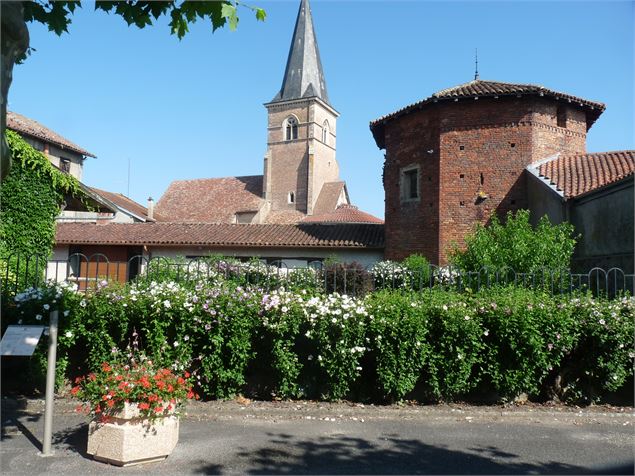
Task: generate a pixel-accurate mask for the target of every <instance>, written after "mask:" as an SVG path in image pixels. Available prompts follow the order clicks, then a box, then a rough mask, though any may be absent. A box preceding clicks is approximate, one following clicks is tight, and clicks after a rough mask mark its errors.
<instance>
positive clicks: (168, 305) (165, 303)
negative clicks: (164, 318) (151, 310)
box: [163, 299, 172, 309]
mask: <svg viewBox="0 0 635 476" xmlns="http://www.w3.org/2000/svg"><path fill="white" fill-rule="evenodd" d="M163 305H164V306H165V307H167V308H168V309H169V308H171V307H172V304H171V303H170V301H168V300H167V299H166V300H165V301H163Z"/></svg>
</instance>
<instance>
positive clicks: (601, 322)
mask: <svg viewBox="0 0 635 476" xmlns="http://www.w3.org/2000/svg"><path fill="white" fill-rule="evenodd" d="M598 322H599V323H600V324H602V325H604V324H605V323H606V321H605V320H604V319H600V320H599V321H598Z"/></svg>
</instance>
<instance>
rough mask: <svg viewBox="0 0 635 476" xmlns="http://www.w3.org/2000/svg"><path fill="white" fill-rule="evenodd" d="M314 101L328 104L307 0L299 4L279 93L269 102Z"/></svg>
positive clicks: (302, 0)
mask: <svg viewBox="0 0 635 476" xmlns="http://www.w3.org/2000/svg"><path fill="white" fill-rule="evenodd" d="M309 97H317V98H320V99H321V100H322V101H324V102H325V103H327V104H329V97H328V93H327V92H326V81H325V80H324V72H323V70H322V62H321V61H320V51H319V49H318V44H317V40H316V38H315V30H314V29H313V18H312V16H311V7H310V5H309V0H301V2H300V10H299V11H298V18H297V20H296V22H295V30H294V32H293V39H292V41H291V48H289V57H288V59H287V67H286V68H285V71H284V79H283V80H282V87H281V88H280V92H278V94H277V95H276V97H274V98H273V100H272V102H281V101H289V100H292V99H301V98H309Z"/></svg>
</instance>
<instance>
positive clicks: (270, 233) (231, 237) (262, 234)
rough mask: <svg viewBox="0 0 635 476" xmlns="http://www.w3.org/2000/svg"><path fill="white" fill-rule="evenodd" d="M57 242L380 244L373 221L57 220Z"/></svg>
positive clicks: (379, 233)
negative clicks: (135, 221) (98, 222)
mask: <svg viewBox="0 0 635 476" xmlns="http://www.w3.org/2000/svg"><path fill="white" fill-rule="evenodd" d="M55 241H56V243H57V244H60V245H61V244H78V245H79V244H84V245H89V244H90V245H137V246H140V245H155V246H157V245H160V246H209V247H249V248H262V247H272V248H287V247H294V248H383V246H384V227H383V225H376V224H350V223H341V224H334V225H325V224H298V225H239V224H211V223H161V222H157V223H108V224H105V225H100V224H93V223H58V224H57V230H56V237H55Z"/></svg>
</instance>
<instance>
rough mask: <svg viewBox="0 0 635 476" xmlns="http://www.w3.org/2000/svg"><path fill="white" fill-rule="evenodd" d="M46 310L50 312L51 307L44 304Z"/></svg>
mask: <svg viewBox="0 0 635 476" xmlns="http://www.w3.org/2000/svg"><path fill="white" fill-rule="evenodd" d="M42 307H43V308H44V310H45V311H48V310H49V309H51V306H49V305H48V304H44V306H42Z"/></svg>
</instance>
